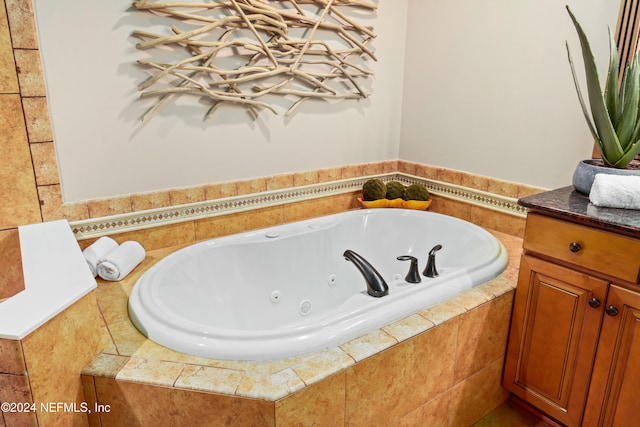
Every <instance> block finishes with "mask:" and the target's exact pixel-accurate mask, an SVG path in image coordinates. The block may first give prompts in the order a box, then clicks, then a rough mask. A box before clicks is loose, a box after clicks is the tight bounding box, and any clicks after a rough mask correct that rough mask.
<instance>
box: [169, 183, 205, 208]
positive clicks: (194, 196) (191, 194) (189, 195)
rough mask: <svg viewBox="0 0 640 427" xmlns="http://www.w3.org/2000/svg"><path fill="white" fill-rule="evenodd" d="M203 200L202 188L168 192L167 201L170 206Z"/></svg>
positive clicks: (178, 189) (179, 189) (177, 189)
mask: <svg viewBox="0 0 640 427" xmlns="http://www.w3.org/2000/svg"><path fill="white" fill-rule="evenodd" d="M204 200H205V198H204V186H197V187H189V188H176V189H173V190H169V201H170V202H171V206H177V205H186V204H188V203H197V202H203V201H204Z"/></svg>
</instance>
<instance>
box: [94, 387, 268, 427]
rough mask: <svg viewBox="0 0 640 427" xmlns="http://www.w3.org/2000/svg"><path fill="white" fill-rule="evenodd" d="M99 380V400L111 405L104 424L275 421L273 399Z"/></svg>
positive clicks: (169, 426) (258, 426) (261, 425)
mask: <svg viewBox="0 0 640 427" xmlns="http://www.w3.org/2000/svg"><path fill="white" fill-rule="evenodd" d="M95 383H96V395H97V397H98V402H99V403H102V404H108V405H110V406H111V411H110V412H108V413H101V414H100V421H101V423H102V427H121V426H154V427H165V426H166V427H173V426H176V425H188V426H194V427H196V426H198V427H199V426H202V427H206V426H225V425H229V426H236V425H237V426H255V427H267V426H268V427H273V426H274V425H275V409H274V403H273V402H267V401H264V400H254V399H239V398H237V397H230V396H224V395H219V394H210V393H198V392H194V391H192V390H181V389H172V388H166V387H157V386H150V385H146V384H138V383H132V382H126V381H115V380H112V379H106V378H99V377H96V379H95Z"/></svg>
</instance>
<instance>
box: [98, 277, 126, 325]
mask: <svg viewBox="0 0 640 427" xmlns="http://www.w3.org/2000/svg"><path fill="white" fill-rule="evenodd" d="M95 292H96V297H97V299H98V307H100V312H101V313H102V316H103V317H104V320H105V322H107V324H112V323H118V322H122V321H123V320H128V319H129V312H128V311H127V300H128V295H127V294H126V292H125V290H124V289H123V287H122V286H121V285H120V282H115V283H114V282H104V281H99V283H98V288H97V289H96V291H95Z"/></svg>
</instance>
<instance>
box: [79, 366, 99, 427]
mask: <svg viewBox="0 0 640 427" xmlns="http://www.w3.org/2000/svg"><path fill="white" fill-rule="evenodd" d="M82 390H83V392H84V399H85V401H86V402H87V404H88V405H89V408H91V410H90V412H89V413H88V414H87V418H88V420H87V421H88V422H89V427H100V414H99V413H98V412H97V411H95V410H93V409H94V408H96V404H97V403H98V397H97V396H96V384H95V381H94V379H93V377H91V376H87V375H82Z"/></svg>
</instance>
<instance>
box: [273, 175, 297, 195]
mask: <svg viewBox="0 0 640 427" xmlns="http://www.w3.org/2000/svg"><path fill="white" fill-rule="evenodd" d="M291 187H293V174H292V173H284V174H280V175H273V176H268V177H267V191H271V190H282V189H284V188H291Z"/></svg>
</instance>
